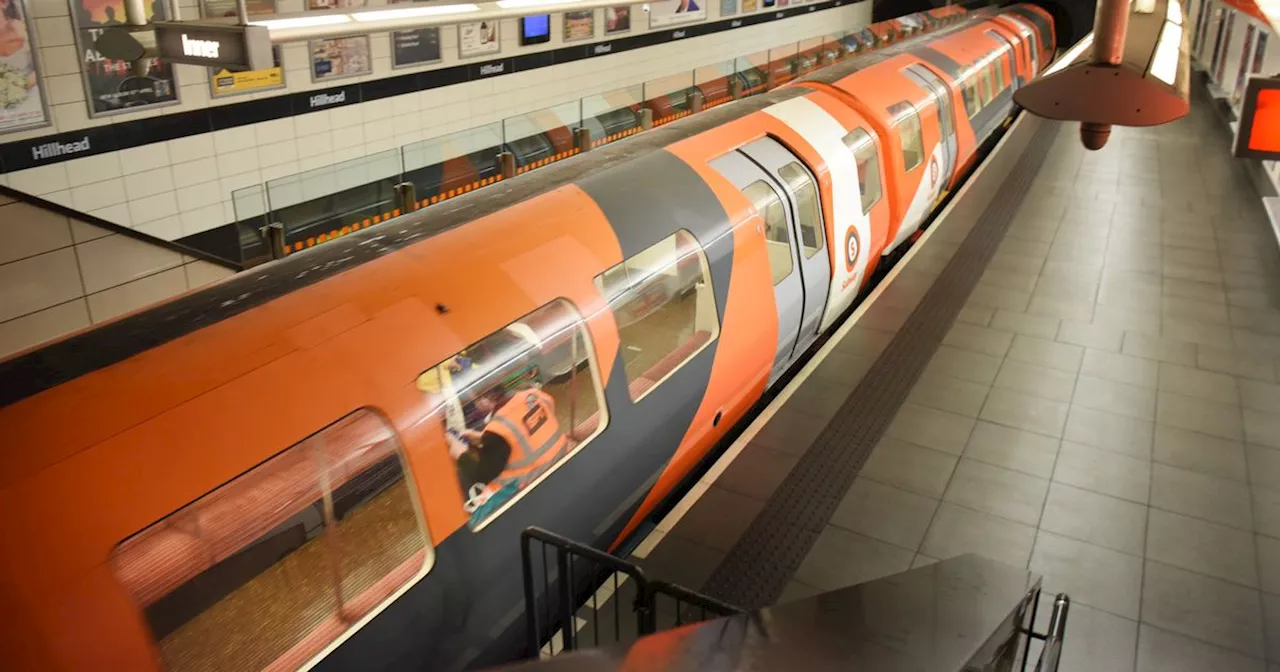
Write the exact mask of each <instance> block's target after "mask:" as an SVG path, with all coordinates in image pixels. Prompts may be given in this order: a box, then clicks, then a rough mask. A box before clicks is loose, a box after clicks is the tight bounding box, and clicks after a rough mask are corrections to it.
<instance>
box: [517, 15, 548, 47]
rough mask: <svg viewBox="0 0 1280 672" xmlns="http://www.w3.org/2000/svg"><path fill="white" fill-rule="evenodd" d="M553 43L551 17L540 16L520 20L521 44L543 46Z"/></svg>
mask: <svg viewBox="0 0 1280 672" xmlns="http://www.w3.org/2000/svg"><path fill="white" fill-rule="evenodd" d="M549 41H551V15H550V14H538V15H535V16H526V17H523V18H521V19H520V44H522V45H525V44H542V43H543V42H549Z"/></svg>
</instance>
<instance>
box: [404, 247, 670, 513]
mask: <svg viewBox="0 0 1280 672" xmlns="http://www.w3.org/2000/svg"><path fill="white" fill-rule="evenodd" d="M609 270H611V269H606V270H605V272H608V271H609ZM600 275H601V276H603V275H604V273H601V274H600ZM557 303H559V304H562V305H563V306H564V307H565V308H566V309H567V310H568V311H569V312H571V313H572V314H573V317H574V318H575V321H574V324H575V326H576V328H577V329H579V330H580V331H578V332H577V333H580V334H581V335H582V340H583V344H584V346H585V348H586V353H585V357H586V360H587V369H588V371H590V374H591V376H592V377H593V380H592V381H591V382H592V383H593V384H594V387H595V391H596V408H597V412H598V413H599V414H600V419H599V421H598V422H597V423H596V427H595V429H594V430H593V431H592V432H591V433H590V434H588V435H587V436H586V437H584V438H582V439H581V440H579V441H577V442H576V443H575V444H574V445H573V447H572V448H571V449H570V450H569V451H568V452H567V453H565V454H564V457H562V458H560V459H559V460H556V462H555V463H554V464H552V465H551V467H550V468H548V469H547V470H546V471H544V472H542V473H541V474H539V475H538V476H537V477H536V478H534V479H533V480H532V481H530V482H529V483H528V485H525V486H524V487H522V488H520V491H519V492H517V493H516V494H515V495H514V496H512V497H511V498H510V499H508V500H507V501H505V502H503V503H502V505H501V506H499V507H498V508H497V509H496V510H494V511H493V512H492V513H490V514H489V515H488V516H486V517H485V518H484V520H482V521H480V524H479V525H477V526H475V527H474V528H473V527H471V526H470V523H469V522H468V523H464V524H463V526H464V527H466V529H468V530H470V531H471V532H472V533H473V534H478V533H479V532H481V531H483V530H484V529H485V528H486V527H488V526H489V525H490V523H492V522H493V521H495V520H497V519H498V518H500V517H502V514H504V513H506V512H507V511H508V510H509V509H510V508H511V507H512V506H514V505H515V504H517V503H518V502H519V501H520V500H521V499H523V498H524V497H525V495H526V494H528V493H529V492H532V491H533V490H534V489H536V488H537V487H538V486H539V485H541V484H542V482H543V481H545V480H546V479H547V478H548V477H550V476H551V474H554V473H555V472H556V471H558V470H559V469H560V467H561V466H562V465H564V464H565V463H567V462H568V461H569V460H571V459H573V458H574V457H575V456H577V454H578V453H579V452H580V451H581V450H582V449H583V448H584V447H586V446H587V445H588V444H590V443H591V442H592V441H594V440H595V439H596V437H598V436H600V435H601V434H602V433H604V430H605V429H607V428H608V427H609V421H610V420H611V413H610V411H609V404H608V400H607V397H606V395H605V383H604V377H603V376H602V375H601V373H600V360H599V358H598V357H597V356H596V345H595V340H594V339H593V338H592V334H591V327H590V325H589V324H588V322H587V321H586V320H585V319H584V318H583V316H582V311H581V310H579V309H578V306H577V304H575V303H574V302H573V301H572V300H571V299H569V298H568V297H565V296H557V297H555V298H553V299H551V300H550V301H547V302H546V303H544V304H542V305H540V306H538V307H537V308H534V309H533V310H530V311H529V312H527V313H525V314H523V315H521V316H520V317H517V318H516V319H514V320H511V321H510V322H507V323H506V324H504V325H502V326H501V327H498V328H497V329H494V330H493V331H490V332H489V333H488V334H486V335H485V336H484V337H483V338H481V339H479V340H477V341H475V342H473V343H469V344H467V345H466V346H465V347H463V348H462V349H461V350H459V351H458V352H455V353H453V354H451V355H449V356H448V357H446V358H445V359H443V360H441V361H439V362H437V363H436V364H435V365H434V366H431V367H428V368H427V369H426V370H424V371H423V372H422V373H420V374H418V377H419V378H421V377H422V376H424V375H426V374H428V373H430V372H432V371H435V370H436V369H438V368H439V367H440V366H443V365H444V364H446V363H447V362H448V361H449V360H451V359H453V358H454V357H456V356H457V355H458V353H460V352H464V351H466V350H468V349H470V348H474V347H476V346H477V345H479V344H481V343H483V342H484V341H486V340H487V339H489V338H491V337H493V336H494V335H496V334H499V333H501V332H503V331H505V330H507V329H509V328H510V327H512V326H514V325H516V324H519V323H521V322H523V321H524V320H527V319H528V318H529V317H530V316H532V315H534V314H536V313H537V312H538V311H541V310H545V309H547V308H548V307H549V306H552V305H554V304H557ZM577 333H575V336H576V335H577ZM574 366H576V364H575V365H574ZM654 387H657V386H656V385H655V386H654ZM439 394H441V395H442V396H443V395H444V392H443V390H442V391H441V392H440V393H439ZM439 408H440V409H443V408H444V407H443V405H441V406H440V407H439ZM433 412H441V411H439V409H437V410H435V411H433ZM442 420H443V418H442ZM573 430H574V428H572V427H570V428H562V429H561V431H563V432H564V433H565V435H566V437H568V438H569V439H571V440H572V432H573ZM462 496H463V498H464V499H465V498H466V496H467V494H466V492H465V491H464V492H462ZM469 515H470V514H469V513H468V516H469Z"/></svg>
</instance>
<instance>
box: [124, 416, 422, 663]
mask: <svg viewBox="0 0 1280 672" xmlns="http://www.w3.org/2000/svg"><path fill="white" fill-rule="evenodd" d="M430 555H431V546H430V543H429V541H428V539H427V535H426V532H425V531H424V528H423V524H422V521H421V516H420V515H419V513H418V506H417V502H416V497H415V495H414V492H413V487H412V483H411V482H410V480H409V479H408V478H407V477H406V469H405V464H404V462H403V458H402V457H401V450H400V447H399V444H398V442H397V440H396V437H395V434H394V433H393V432H392V430H391V427H390V426H389V425H388V424H387V422H386V421H385V420H384V419H383V418H382V417H381V416H379V415H377V414H376V413H374V412H372V411H368V410H359V411H356V412H354V413H352V414H350V415H348V416H346V417H345V418H343V419H341V420H339V421H338V422H336V423H334V424H332V425H329V426H328V427H326V428H324V429H323V430H321V431H320V432H318V433H316V434H313V435H312V436H310V437H309V438H307V439H305V440H303V441H302V442H301V443H298V444H296V445H294V446H293V447H291V448H289V449H288V450H286V451H284V452H282V453H280V454H278V455H276V456H275V457H273V458H271V459H269V460H267V461H266V462H263V463H262V464H260V465H258V466H256V467H254V468H253V469H251V470H249V471H248V472H246V473H244V474H242V475H240V476H238V477H236V478H235V479H234V480H232V481H230V482H228V483H226V484H225V485H222V486H221V487H219V488H218V489H216V490H214V491H213V492H211V493H209V494H207V495H205V496H203V497H201V498H200V499H198V500H196V501H195V502H193V503H191V504H188V505H187V506H185V507H183V508H181V509H179V510H178V511H177V512H175V513H173V514H171V515H169V516H168V517H167V518H164V519H163V520H161V521H159V522H157V523H155V524H153V525H151V526H150V527H148V528H146V529H145V530H143V531H142V532H139V533H138V534H136V535H134V536H133V537H130V538H129V539H127V540H125V541H124V542H122V543H121V544H120V545H119V546H117V547H116V549H115V550H114V551H113V552H112V555H111V567H112V569H113V571H114V574H115V577H116V579H117V580H119V581H120V583H122V584H123V585H124V587H125V588H126V589H128V591H129V592H130V594H131V595H132V596H133V599H134V600H135V601H136V602H137V603H138V604H139V605H140V606H141V607H142V609H143V616H144V619H145V620H146V623H147V625H148V626H149V627H150V629H151V632H152V634H153V635H154V636H155V639H156V642H157V644H158V648H159V652H160V657H161V658H162V659H163V661H164V664H165V667H166V668H167V669H169V670H183V671H185V670H211V671H212V670H251V669H252V670H260V669H263V668H265V667H268V666H271V667H280V668H289V669H293V668H296V667H300V666H302V665H303V664H305V663H306V662H307V661H308V660H309V659H310V658H312V657H313V656H315V655H316V654H317V653H319V652H320V651H321V650H322V649H323V648H324V647H325V646H327V645H329V644H330V643H332V642H333V641H335V640H337V639H338V638H339V637H341V636H342V635H343V634H344V633H345V632H346V631H347V630H349V629H351V628H352V627H353V626H354V625H355V624H356V623H357V622H358V621H359V620H360V619H361V618H362V617H364V616H366V615H368V614H369V613H371V612H372V611H374V610H375V609H376V608H378V607H379V606H380V605H382V604H384V603H386V602H388V601H389V600H390V599H391V598H392V597H393V595H395V594H396V592H397V591H398V590H400V589H401V588H403V587H405V586H407V585H408V584H409V583H410V582H411V581H412V580H414V579H415V578H416V577H418V576H420V575H421V574H422V573H423V571H424V569H426V568H427V567H428V564H429V560H430Z"/></svg>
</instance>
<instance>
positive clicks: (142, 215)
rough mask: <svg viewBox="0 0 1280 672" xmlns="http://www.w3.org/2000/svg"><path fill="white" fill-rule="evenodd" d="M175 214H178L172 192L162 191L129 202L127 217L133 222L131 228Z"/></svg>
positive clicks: (176, 203)
mask: <svg viewBox="0 0 1280 672" xmlns="http://www.w3.org/2000/svg"><path fill="white" fill-rule="evenodd" d="M176 214H178V199H177V196H176V195H175V194H174V192H172V191H162V192H160V193H158V194H154V195H152V196H147V197H146V198H139V199H137V200H135V201H129V217H130V218H131V219H132V220H133V226H138V225H140V224H146V223H147V222H154V221H155V220H157V219H160V218H161V217H170V216H172V215H176Z"/></svg>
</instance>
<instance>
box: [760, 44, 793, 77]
mask: <svg viewBox="0 0 1280 672" xmlns="http://www.w3.org/2000/svg"><path fill="white" fill-rule="evenodd" d="M798 54H799V49H797V45H795V44H788V45H784V46H781V47H774V48H773V49H770V50H769V66H768V70H767V72H768V73H769V75H771V77H770V83H769V88H773V87H775V86H782V85H783V84H786V83H787V82H789V81H791V80H793V79H795V78H796V56H797V55H798Z"/></svg>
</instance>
